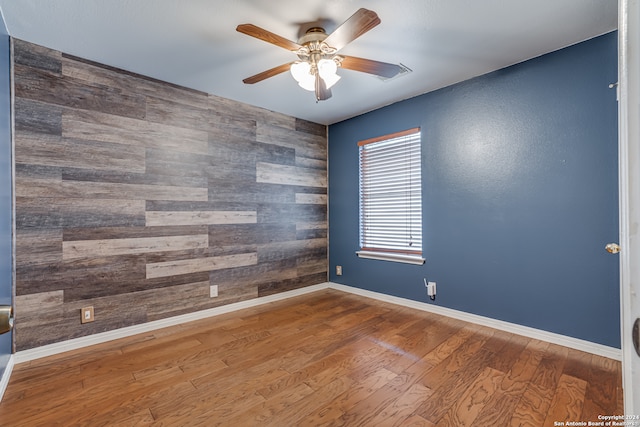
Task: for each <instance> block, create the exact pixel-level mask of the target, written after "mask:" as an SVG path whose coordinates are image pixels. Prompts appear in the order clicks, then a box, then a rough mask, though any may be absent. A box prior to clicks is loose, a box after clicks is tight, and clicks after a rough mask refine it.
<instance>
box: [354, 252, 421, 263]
mask: <svg viewBox="0 0 640 427" xmlns="http://www.w3.org/2000/svg"><path fill="white" fill-rule="evenodd" d="M356 255H358V257H360V258H367V259H377V260H381V261H393V262H403V263H405V264H414V265H422V264H424V261H425V260H424V258H422V257H421V256H418V255H407V254H397V253H393V252H369V251H356Z"/></svg>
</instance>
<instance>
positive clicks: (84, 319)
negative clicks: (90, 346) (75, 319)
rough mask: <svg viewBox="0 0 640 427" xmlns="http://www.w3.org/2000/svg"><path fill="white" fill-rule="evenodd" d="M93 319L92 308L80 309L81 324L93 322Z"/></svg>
mask: <svg viewBox="0 0 640 427" xmlns="http://www.w3.org/2000/svg"><path fill="white" fill-rule="evenodd" d="M94 320H95V319H94V318H93V306H91V307H83V308H81V309H80V322H81V323H89V322H93V321H94Z"/></svg>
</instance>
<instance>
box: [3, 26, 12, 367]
mask: <svg viewBox="0 0 640 427" xmlns="http://www.w3.org/2000/svg"><path fill="white" fill-rule="evenodd" d="M10 76H11V63H10V46H9V34H8V33H7V29H6V27H5V24H4V20H3V18H2V15H0V304H7V305H10V304H11V294H12V288H13V284H12V281H13V279H12V264H13V261H12V237H11V236H12V225H11V224H12V219H11V215H12V203H11V200H12V196H11V163H12V159H11V95H10V94H11V91H10V87H11V86H10ZM11 347H12V340H11V333H6V334H3V335H0V378H1V377H2V375H3V374H4V370H5V368H6V366H7V363H8V361H9V356H10V354H11Z"/></svg>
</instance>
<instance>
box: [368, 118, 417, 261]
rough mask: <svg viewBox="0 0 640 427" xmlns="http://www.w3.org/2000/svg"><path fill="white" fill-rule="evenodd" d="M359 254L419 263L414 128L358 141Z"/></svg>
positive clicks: (415, 133) (415, 134)
mask: <svg viewBox="0 0 640 427" xmlns="http://www.w3.org/2000/svg"><path fill="white" fill-rule="evenodd" d="M358 146H359V150H360V250H359V251H358V252H356V253H357V254H358V256H359V257H361V258H374V259H383V260H387V261H399V262H408V263H412V264H423V263H424V259H423V258H422V189H421V187H422V178H421V167H420V164H421V155H420V129H419V128H415V129H409V130H406V131H403V132H398V133H394V134H391V135H386V136H383V137H379V138H372V139H367V140H365V141H360V142H358Z"/></svg>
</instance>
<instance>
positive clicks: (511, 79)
mask: <svg viewBox="0 0 640 427" xmlns="http://www.w3.org/2000/svg"><path fill="white" fill-rule="evenodd" d="M616 37H617V34H616V33H615V32H614V33H610V34H606V35H604V36H600V37H598V38H595V39H592V40H589V41H586V42H583V43H580V44H577V45H574V46H571V47H568V48H565V49H563V50H560V51H557V52H553V53H550V54H547V55H544V56H542V57H539V58H535V59H532V60H530V61H527V62H524V63H521V64H518V65H515V66H512V67H509V68H506V69H503V70H500V71H497V72H494V73H491V74H488V75H485V76H481V77H478V78H475V79H472V80H469V81H466V82H463V83H459V84H456V85H453V86H450V87H447V88H444V89H441V90H438V91H434V92H430V93H427V94H425V95H421V96H419V97H416V98H412V99H409V100H406V101H403V102H399V103H396V104H393V105H391V106H388V107H385V108H382V109H379V110H376V111H373V112H371V113H367V114H365V115H362V116H359V117H356V118H353V119H350V120H347V121H344V122H340V123H337V124H335V125H332V126H330V128H329V218H330V219H329V221H330V222H329V233H330V236H329V240H330V246H329V254H330V280H331V281H334V282H337V283H342V284H346V285H350V286H354V287H358V288H363V289H368V290H371V291H376V292H382V293H386V294H389V295H395V296H399V297H404V298H409V299H412V300H417V301H425V302H429V303H431V301H430V300H429V298H428V297H427V296H426V291H425V288H424V285H423V282H422V279H423V277H426V278H428V279H429V280H432V281H436V282H437V284H438V294H437V300H436V301H435V302H434V304H437V305H442V306H445V307H449V308H453V309H456V310H461V311H465V312H469V313H474V314H478V315H482V316H487V317H491V318H494V319H499V320H504V321H508V322H512V323H516V324H520V325H525V326H530V327H534V328H538V329H542V330H546V331H551V332H555V333H558V334H562V335H566V336H570V337H575V338H580V339H583V340H588V341H591V342H595V343H599V344H604V345H607V346H611V347H617V348H619V347H620V328H619V324H620V323H619V322H620V320H619V319H620V313H619V283H618V280H619V271H618V257H616V256H613V255H609V254H607V253H606V252H605V251H604V245H605V244H606V243H607V242H610V241H614V242H615V241H617V236H618V186H617V167H618V166H617V104H616V94H615V90H611V89H609V88H608V85H609V83H612V82H615V81H616V80H617V39H616ZM387 84H393V82H391V83H387ZM416 126H419V127H421V128H422V138H423V141H422V147H423V153H422V155H423V162H422V166H423V224H424V227H423V228H424V231H423V233H424V236H423V238H424V248H423V249H424V256H425V258H426V259H427V262H426V264H425V265H423V266H413V265H408V264H400V263H393V262H388V261H377V260H367V259H360V258H358V257H357V256H356V255H355V251H356V250H358V149H357V146H356V142H357V141H358V140H362V139H367V138H371V137H375V136H380V135H384V134H387V133H391V132H396V131H400V130H404V129H408V128H412V127H416ZM336 265H342V266H343V271H344V273H343V275H342V276H336V275H335V266H336Z"/></svg>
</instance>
